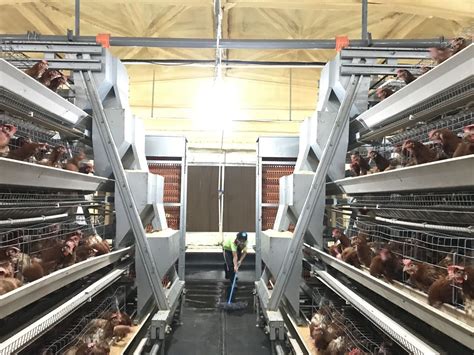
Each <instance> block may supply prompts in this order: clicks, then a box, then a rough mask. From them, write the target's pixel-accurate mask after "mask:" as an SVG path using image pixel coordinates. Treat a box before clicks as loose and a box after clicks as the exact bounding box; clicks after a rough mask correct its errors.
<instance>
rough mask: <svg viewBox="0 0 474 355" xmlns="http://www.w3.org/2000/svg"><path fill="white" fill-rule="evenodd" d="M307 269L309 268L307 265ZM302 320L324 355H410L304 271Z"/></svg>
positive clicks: (316, 346)
mask: <svg viewBox="0 0 474 355" xmlns="http://www.w3.org/2000/svg"><path fill="white" fill-rule="evenodd" d="M304 265H307V264H304ZM303 271H304V274H305V275H306V276H305V286H304V288H303V293H302V294H301V297H300V318H301V319H302V320H303V322H304V324H306V325H307V326H308V327H309V333H310V337H311V341H312V343H313V344H314V349H315V350H316V351H318V353H323V354H357V355H365V354H407V352H406V351H405V350H403V349H402V348H401V347H400V346H399V345H398V344H397V343H395V342H394V341H393V340H391V339H390V338H389V337H387V336H386V335H385V334H384V333H382V332H381V331H380V329H379V328H377V327H376V326H375V325H374V324H372V323H371V322H370V321H369V320H368V319H366V318H365V317H364V316H363V315H362V314H361V313H360V312H359V311H358V310H356V309H355V308H354V307H353V306H351V305H350V304H348V303H347V302H346V300H344V299H343V298H341V297H340V296H338V295H337V294H336V293H335V292H333V291H332V290H331V289H329V288H328V287H327V286H326V285H324V284H323V283H322V282H320V281H319V280H318V279H317V278H315V277H312V276H310V269H303Z"/></svg>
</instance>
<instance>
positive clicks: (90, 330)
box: [41, 286, 127, 355]
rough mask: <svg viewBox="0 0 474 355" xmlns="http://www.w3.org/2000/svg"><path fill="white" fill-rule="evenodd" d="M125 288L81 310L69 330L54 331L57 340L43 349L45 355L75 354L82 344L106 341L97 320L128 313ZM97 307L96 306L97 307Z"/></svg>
mask: <svg viewBox="0 0 474 355" xmlns="http://www.w3.org/2000/svg"><path fill="white" fill-rule="evenodd" d="M125 292H126V290H125V287H124V286H121V287H118V288H117V289H116V290H115V291H114V292H113V294H111V295H109V296H106V297H104V296H99V297H98V299H97V300H96V299H94V302H93V303H92V304H91V305H89V306H86V307H85V309H84V310H80V311H79V312H78V314H77V315H76V316H75V317H74V319H73V320H72V321H70V322H69V324H68V325H67V328H66V329H64V330H62V329H58V328H59V327H58V328H57V329H56V331H54V330H53V333H56V334H55V335H56V336H55V339H54V340H50V341H49V342H48V343H47V344H46V345H45V346H44V347H43V349H42V351H41V354H43V355H56V354H66V353H75V351H77V350H78V349H77V348H78V345H80V344H89V343H93V344H99V343H101V342H102V341H104V340H105V334H104V329H100V327H98V326H97V324H96V323H97V322H95V321H97V320H101V319H104V318H107V316H108V314H110V313H111V312H126V311H127V309H126V302H125V295H126V293H125ZM95 305H96V306H95Z"/></svg>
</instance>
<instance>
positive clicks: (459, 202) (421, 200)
mask: <svg viewBox="0 0 474 355" xmlns="http://www.w3.org/2000/svg"><path fill="white" fill-rule="evenodd" d="M337 206H338V207H339V208H346V207H347V208H353V209H361V210H365V211H373V212H374V213H375V214H376V215H377V216H380V217H386V218H393V219H401V220H409V221H417V222H420V223H423V222H430V223H438V224H447V225H454V226H466V227H468V226H471V225H473V223H474V193H473V192H469V191H466V192H453V193H426V194H422V193H417V194H397V193H394V194H380V195H357V196H354V197H352V198H349V200H348V201H347V202H339V203H338V204H337Z"/></svg>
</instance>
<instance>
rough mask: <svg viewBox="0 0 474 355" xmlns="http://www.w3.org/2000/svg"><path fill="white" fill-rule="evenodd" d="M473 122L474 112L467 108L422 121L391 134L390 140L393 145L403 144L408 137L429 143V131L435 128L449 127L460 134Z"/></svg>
mask: <svg viewBox="0 0 474 355" xmlns="http://www.w3.org/2000/svg"><path fill="white" fill-rule="evenodd" d="M472 123H474V112H473V111H472V110H469V109H466V110H463V111H462V112H459V113H456V114H454V115H443V116H441V117H438V119H436V120H435V121H434V122H433V121H432V122H429V123H422V124H421V125H420V126H418V127H414V128H412V129H407V130H405V131H403V132H400V133H398V134H394V135H392V136H389V137H388V140H389V142H390V143H391V144H393V145H401V144H403V142H404V141H405V140H407V139H412V140H416V141H419V142H423V143H427V142H428V141H429V137H428V134H429V132H431V131H433V130H435V129H441V128H447V129H449V130H451V131H452V132H453V133H455V134H459V133H462V130H463V128H464V127H465V126H467V125H470V124H472Z"/></svg>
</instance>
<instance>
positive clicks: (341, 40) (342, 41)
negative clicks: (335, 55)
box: [336, 36, 349, 52]
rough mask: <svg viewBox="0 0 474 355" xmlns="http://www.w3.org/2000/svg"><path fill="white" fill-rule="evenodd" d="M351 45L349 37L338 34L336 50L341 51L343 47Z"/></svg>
mask: <svg viewBox="0 0 474 355" xmlns="http://www.w3.org/2000/svg"><path fill="white" fill-rule="evenodd" d="M348 46H349V37H347V36H336V51H337V52H340V51H341V50H342V49H343V48H345V47H348Z"/></svg>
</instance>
